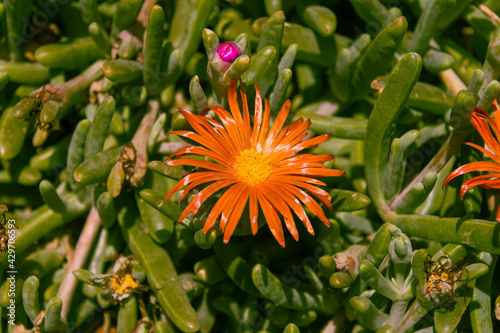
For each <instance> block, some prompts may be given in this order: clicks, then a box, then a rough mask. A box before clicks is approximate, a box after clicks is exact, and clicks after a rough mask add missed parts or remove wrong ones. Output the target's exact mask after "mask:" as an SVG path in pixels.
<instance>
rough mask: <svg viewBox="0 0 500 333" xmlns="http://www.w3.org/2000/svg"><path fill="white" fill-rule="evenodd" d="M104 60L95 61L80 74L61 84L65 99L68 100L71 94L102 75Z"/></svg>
mask: <svg viewBox="0 0 500 333" xmlns="http://www.w3.org/2000/svg"><path fill="white" fill-rule="evenodd" d="M103 63H104V61H102V60H99V61H96V62H95V63H94V64H93V65H92V66H90V67H89V68H87V69H86V70H85V71H84V72H83V73H82V74H80V75H78V76H77V77H74V78H72V79H71V80H69V81H68V82H66V83H64V84H63V85H62V88H63V90H64V92H65V94H66V100H67V101H69V100H70V99H71V96H73V95H74V94H76V93H77V92H79V91H81V90H83V89H85V88H87V87H88V86H90V84H91V83H92V82H94V81H97V80H98V79H99V78H100V77H101V76H102V75H103V73H102V64H103Z"/></svg>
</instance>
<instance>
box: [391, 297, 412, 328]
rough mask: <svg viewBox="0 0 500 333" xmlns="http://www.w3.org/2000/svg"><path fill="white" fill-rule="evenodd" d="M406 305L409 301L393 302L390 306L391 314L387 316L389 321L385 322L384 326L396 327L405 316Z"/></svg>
mask: <svg viewBox="0 0 500 333" xmlns="http://www.w3.org/2000/svg"><path fill="white" fill-rule="evenodd" d="M408 303H409V301H395V302H393V303H392V306H391V313H390V314H389V319H388V320H387V323H386V325H391V326H392V327H395V326H397V324H398V323H399V321H400V320H401V318H402V317H403V315H404V314H405V311H406V308H407V307H408Z"/></svg>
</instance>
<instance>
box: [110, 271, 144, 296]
mask: <svg viewBox="0 0 500 333" xmlns="http://www.w3.org/2000/svg"><path fill="white" fill-rule="evenodd" d="M138 286H139V285H138V284H137V282H135V280H134V278H133V277H132V275H131V274H129V273H126V274H125V275H124V276H119V275H114V276H113V277H112V279H111V283H110V288H111V289H112V292H113V294H118V295H124V294H126V293H129V292H131V291H132V290H134V289H135V288H137V287H138Z"/></svg>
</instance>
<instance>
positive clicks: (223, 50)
mask: <svg viewBox="0 0 500 333" xmlns="http://www.w3.org/2000/svg"><path fill="white" fill-rule="evenodd" d="M217 54H218V55H219V57H220V58H221V59H222V60H224V61H226V62H229V63H232V62H233V61H234V59H236V58H238V57H239V56H240V55H241V50H240V48H239V47H238V45H237V44H236V43H235V42H224V43H222V44H221V45H220V46H219V48H218V49H217Z"/></svg>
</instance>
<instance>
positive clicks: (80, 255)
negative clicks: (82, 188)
mask: <svg viewBox="0 0 500 333" xmlns="http://www.w3.org/2000/svg"><path fill="white" fill-rule="evenodd" d="M100 225H101V220H100V219H99V214H98V213H97V209H96V208H95V207H92V208H91V209H90V212H89V215H88V217H87V220H86V221H85V225H84V227H83V230H82V233H81V234H80V238H79V239H78V243H77V244H76V248H75V252H74V253H73V256H72V257H71V260H70V261H69V262H68V265H67V267H66V273H65V274H64V278H63V281H62V283H61V286H60V287H59V291H58V292H57V297H59V298H60V299H61V300H62V304H63V306H62V310H61V318H62V320H63V321H66V319H67V317H68V311H69V308H70V306H71V299H72V298H73V293H74V292H75V289H76V285H77V284H78V280H77V279H76V278H75V277H74V276H73V271H74V270H77V269H80V268H82V267H83V265H84V264H85V261H86V260H87V256H88V254H89V252H90V248H91V246H92V243H93V242H94V239H95V238H96V235H97V232H98V231H99V227H100Z"/></svg>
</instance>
